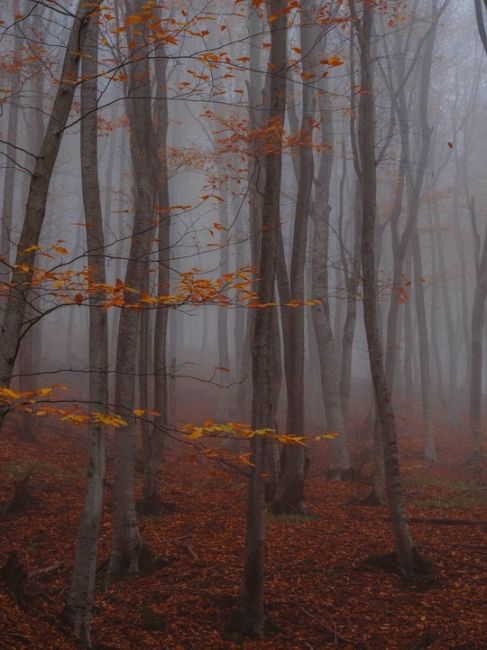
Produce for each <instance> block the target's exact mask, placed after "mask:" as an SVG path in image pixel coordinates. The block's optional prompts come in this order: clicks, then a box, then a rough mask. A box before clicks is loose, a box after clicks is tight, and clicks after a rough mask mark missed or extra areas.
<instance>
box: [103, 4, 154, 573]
mask: <svg viewBox="0 0 487 650" xmlns="http://www.w3.org/2000/svg"><path fill="white" fill-rule="evenodd" d="M126 9H127V13H129V14H132V13H134V12H135V8H134V7H133V6H132V3H131V2H130V1H129V0H127V2H126ZM127 37H128V39H129V41H130V42H131V43H132V44H133V47H139V48H142V50H143V48H144V40H143V35H142V33H141V32H139V30H134V29H129V30H127ZM150 80H151V71H150V67H149V60H148V58H147V56H141V57H140V58H137V60H136V61H135V62H133V63H132V64H131V67H130V69H129V86H128V90H129V97H128V99H127V102H126V106H127V113H128V117H129V124H130V152H131V156H132V160H133V169H134V185H135V187H134V194H135V196H134V205H135V210H134V222H133V232H132V239H131V244H130V252H129V260H128V264H127V271H126V275H125V285H126V286H127V288H129V289H131V288H135V289H138V290H140V289H141V288H143V287H144V285H145V282H144V276H145V274H146V272H147V256H148V254H149V250H150V239H151V237H152V236H153V235H152V233H153V229H154V217H155V203H156V196H155V189H154V187H155V180H154V169H156V161H155V155H154V147H155V142H154V129H153V121H152V102H151V96H152V92H151V83H150ZM124 298H125V303H126V304H125V307H123V308H122V310H121V312H120V321H119V327H118V339H117V356H116V373H117V374H116V387H115V404H116V405H117V406H118V408H123V409H124V413H123V414H124V417H125V419H126V421H127V423H128V424H127V426H125V427H122V428H120V429H119V430H118V431H117V437H116V458H115V473H114V484H113V539H112V553H111V557H110V566H109V572H108V574H109V577H113V576H116V575H120V574H124V573H127V572H128V573H137V572H138V571H139V569H140V565H141V561H142V560H143V551H144V547H143V544H142V539H141V536H140V532H139V528H138V524H137V515H136V510H135V496H134V452H135V419H134V417H133V416H132V411H133V409H134V408H135V375H136V351H137V329H138V328H137V325H138V320H139V313H138V311H137V310H136V309H132V308H131V305H132V304H133V303H134V302H136V301H137V300H138V297H137V296H136V295H134V294H133V293H132V292H131V291H126V292H125V296H124Z"/></svg>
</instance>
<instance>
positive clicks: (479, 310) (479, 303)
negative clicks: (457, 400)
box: [468, 232, 487, 462]
mask: <svg viewBox="0 0 487 650" xmlns="http://www.w3.org/2000/svg"><path fill="white" fill-rule="evenodd" d="M486 297H487V232H486V234H485V236H484V244H483V249H482V255H481V257H480V264H479V268H478V277H477V286H476V288H475V296H474V300H473V308H472V334H471V341H472V344H471V354H470V449H469V454H468V460H469V461H472V462H474V461H478V460H480V458H481V457H482V358H483V349H482V347H483V345H482V344H483V335H484V328H485V299H486Z"/></svg>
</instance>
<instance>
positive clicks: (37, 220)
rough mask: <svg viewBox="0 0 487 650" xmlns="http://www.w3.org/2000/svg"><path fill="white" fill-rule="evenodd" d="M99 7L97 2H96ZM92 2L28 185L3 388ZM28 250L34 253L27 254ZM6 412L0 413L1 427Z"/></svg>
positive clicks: (1, 362) (3, 350) (76, 29)
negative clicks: (83, 30) (81, 41)
mask: <svg viewBox="0 0 487 650" xmlns="http://www.w3.org/2000/svg"><path fill="white" fill-rule="evenodd" d="M96 5H98V3H96ZM94 9H95V7H94V6H93V4H92V3H89V4H86V3H83V2H81V3H79V5H78V9H77V11H76V18H75V19H74V21H73V26H72V28H71V32H70V35H69V39H68V42H67V45H66V54H65V58H64V62H63V68H62V72H61V77H60V83H59V86H58V91H57V93H56V97H55V100H54V104H53V108H52V113H51V115H50V118H49V123H48V125H47V128H46V133H45V134H44V138H43V141H42V145H41V148H40V152H39V157H38V158H37V160H36V164H35V166H34V169H33V173H32V178H31V182H30V186H29V194H28V199H27V206H26V210H25V219H24V224H23V227H22V231H21V235H20V240H19V244H18V248H17V254H16V258H15V263H14V264H15V269H14V271H13V273H12V278H11V285H10V287H9V291H8V296H7V305H6V310H5V317H4V322H3V327H2V336H1V337H0V385H1V386H7V385H8V384H9V383H10V379H11V376H12V370H13V367H14V363H15V359H16V357H17V354H18V349H19V341H20V339H21V336H22V328H23V324H24V317H25V313H26V309H27V301H26V300H25V295H26V294H27V293H28V289H29V287H30V285H31V282H32V276H33V265H34V262H35V256H36V251H35V248H34V250H32V247H36V246H38V244H39V238H40V234H41V229H42V225H43V223H44V217H45V212H46V203H47V197H48V192H49V185H50V182H51V177H52V173H53V170H54V165H55V163H56V159H57V156H58V153H59V148H60V146H61V140H62V137H63V133H64V131H63V129H64V126H65V125H66V122H67V119H68V116H69V112H70V110H71V106H72V102H73V97H74V93H75V90H76V87H77V85H76V84H75V83H73V82H74V80H76V79H77V77H78V65H79V60H80V52H79V41H80V35H81V31H82V28H83V25H84V22H85V19H86V17H87V16H88V15H89V14H90V13H92V12H93V11H94ZM26 249H28V250H30V251H31V252H28V253H26V252H25V250H26ZM4 417H5V413H0V425H1V423H2V422H3V419H4Z"/></svg>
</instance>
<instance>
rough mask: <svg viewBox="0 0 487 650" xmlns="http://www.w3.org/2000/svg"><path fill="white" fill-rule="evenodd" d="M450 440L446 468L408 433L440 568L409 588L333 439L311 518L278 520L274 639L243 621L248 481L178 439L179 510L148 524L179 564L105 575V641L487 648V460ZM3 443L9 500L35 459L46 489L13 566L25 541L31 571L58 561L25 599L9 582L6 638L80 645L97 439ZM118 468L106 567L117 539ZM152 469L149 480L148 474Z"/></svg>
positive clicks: (2, 492) (422, 514)
mask: <svg viewBox="0 0 487 650" xmlns="http://www.w3.org/2000/svg"><path fill="white" fill-rule="evenodd" d="M438 438H439V439H438V447H439V459H440V460H439V463H438V464H436V465H430V464H427V463H425V462H424V461H423V460H422V459H421V440H420V439H419V437H417V438H416V437H413V438H408V437H405V436H404V435H402V436H401V459H402V463H403V468H404V480H405V488H406V496H407V501H408V510H409V513H410V515H411V516H412V517H413V518H414V519H413V523H412V532H413V535H414V538H415V540H416V543H417V545H418V546H419V548H420V549H421V551H422V552H423V554H424V557H425V558H426V559H427V560H428V561H429V562H431V565H432V567H433V571H434V575H433V578H432V579H428V580H423V581H418V582H416V583H414V584H405V583H404V581H403V580H401V578H400V577H399V576H398V575H397V574H396V573H394V572H390V571H388V570H386V568H384V566H379V564H380V563H379V564H378V563H374V562H373V561H371V560H370V557H371V556H380V555H383V554H386V553H388V552H390V551H391V549H392V540H391V534H390V525H389V522H388V519H387V512H386V510H385V509H384V508H377V507H371V506H364V505H360V504H359V503H357V501H358V500H359V499H360V498H362V497H365V496H366V495H367V492H368V488H367V486H366V485H365V484H363V483H360V482H349V483H339V482H330V481H328V480H326V479H325V475H324V471H323V464H322V462H321V461H322V460H323V459H322V456H323V453H324V452H321V451H320V450H318V451H317V452H316V453H315V457H314V460H313V462H312V465H311V469H310V473H309V481H308V485H307V498H308V506H309V513H310V514H309V516H308V517H306V518H293V517H287V518H286V517H284V518H281V519H278V518H274V517H271V516H269V517H268V555H267V568H266V572H267V583H266V606H267V615H268V618H269V621H270V623H271V624H272V628H273V632H272V634H271V635H269V637H268V638H267V639H266V640H264V641H245V642H242V640H241V639H239V638H238V635H237V633H236V632H235V630H234V629H233V627H232V616H233V612H234V611H235V608H236V607H237V604H238V594H239V585H240V579H241V571H242V559H243V532H244V519H243V513H244V500H245V489H246V488H245V479H244V477H242V476H240V475H238V474H233V473H229V474H228V475H224V474H222V473H221V469H220V468H218V467H217V468H215V467H214V466H213V465H212V463H211V461H210V460H207V459H202V460H199V459H197V460H196V461H195V460H194V459H191V457H190V454H189V453H188V452H187V450H186V449H185V448H184V446H183V448H182V447H181V446H173V448H171V449H170V450H169V451H168V453H167V458H166V462H165V464H164V467H163V473H164V488H163V490H164V497H163V498H164V500H165V501H168V502H172V503H174V505H175V512H174V513H172V514H163V515H161V516H155V517H141V519H140V526H141V532H142V535H143V538H144V540H145V542H146V543H147V544H148V545H149V547H150V548H151V549H152V550H153V551H155V552H156V553H157V555H158V556H161V557H163V558H165V559H167V566H162V564H161V566H160V568H157V569H154V570H153V571H151V572H149V573H146V574H142V575H139V576H136V577H133V578H131V579H129V580H123V581H120V582H117V583H115V584H113V585H111V586H110V587H109V588H108V589H107V590H106V591H105V590H104V589H103V581H102V580H100V585H99V589H98V591H97V598H96V607H95V612H94V617H93V641H94V644H95V647H96V648H99V649H100V650H101V649H102V648H104V649H105V650H108V649H111V648H113V649H115V648H117V649H118V648H120V649H139V648H141V649H142V648H163V649H166V648H167V649H176V648H180V649H182V650H183V649H184V650H186V649H188V650H189V649H194V650H204V649H215V650H216V649H219V648H228V649H231V648H239V647H245V648H255V649H260V648H262V649H264V648H279V649H281V648H296V649H301V648H303V649H306V648H312V649H320V648H366V649H367V648H371V649H381V648H400V649H405V650H406V649H408V650H419V649H420V648H432V649H438V650H440V649H441V650H445V649H448V648H456V649H457V650H460V649H462V650H474V649H480V648H487V524H486V521H487V468H486V466H481V467H476V468H472V467H468V466H466V465H465V464H464V463H463V459H464V457H465V455H464V451H465V449H464V444H465V441H464V440H463V439H462V436H461V435H460V434H458V433H456V434H455V433H454V432H453V431H452V432H444V433H440V434H439V436H438ZM0 445H1V446H0V501H2V500H3V501H5V500H7V499H8V498H9V497H10V496H11V494H12V488H13V484H14V482H15V481H16V480H18V479H19V478H22V477H23V476H24V475H25V474H26V473H27V471H28V470H29V468H33V472H32V476H31V479H30V483H31V490H32V493H33V495H34V497H35V498H36V501H35V503H34V504H33V505H32V506H31V507H30V508H29V509H28V510H27V511H26V512H25V513H24V514H22V515H19V516H17V517H15V518H6V519H5V518H4V520H3V521H0V535H1V545H0V566H3V565H4V564H5V562H6V559H7V556H8V554H9V552H11V551H13V550H16V551H17V552H18V555H19V557H20V559H21V561H22V563H23V564H24V565H25V567H26V568H27V571H28V572H30V573H32V572H35V571H38V570H43V569H46V568H48V569H50V570H49V571H48V572H47V573H46V574H45V575H38V576H37V577H36V576H32V577H31V578H29V579H28V580H27V582H26V592H27V595H28V598H29V600H28V602H27V603H26V605H25V607H24V608H22V607H20V606H19V605H18V604H16V603H15V601H14V599H13V598H12V596H11V595H9V593H8V592H7V590H6V589H5V586H4V585H2V584H0V648H1V649H2V650H6V649H10V648H24V647H29V648H35V649H44V648H45V649H58V648H59V649H64V648H74V647H75V646H74V644H73V643H72V641H71V640H70V635H69V632H68V631H67V630H65V629H63V627H62V625H61V623H60V621H59V618H58V615H59V612H60V611H61V609H62V606H63V601H64V598H65V595H66V591H65V589H66V585H67V584H68V583H69V577H70V573H71V567H72V561H73V548H74V539H75V535H76V529H77V523H78V518H79V513H80V509H81V503H82V494H83V477H84V451H83V441H82V440H81V437H80V435H79V433H78V430H75V431H74V432H71V433H70V434H68V435H66V434H61V433H49V432H41V433H38V434H37V436H36V440H35V442H33V443H27V442H23V441H21V440H19V439H18V438H16V437H14V436H12V435H5V436H4V437H3V438H2V441H1V443H0ZM109 470H110V471H109V475H108V481H107V491H106V506H105V515H104V519H103V526H102V533H101V543H100V552H99V563H100V564H102V563H103V562H104V561H105V560H106V559H107V558H108V554H109V549H110V534H111V532H110V491H109V489H108V485H109V483H110V480H111V479H110V476H111V468H110V467H109ZM215 470H216V471H215ZM365 470H367V468H365ZM137 480H138V488H140V482H141V474H140V473H139V474H138V479H137ZM416 519H423V520H431V519H453V520H458V519H459V520H463V521H466V522H468V523H467V524H466V525H461V524H458V523H457V524H455V525H454V524H451V525H447V524H445V523H439V522H432V521H415V520H416ZM60 562H62V565H61V566H58V563H60ZM56 567H57V568H56Z"/></svg>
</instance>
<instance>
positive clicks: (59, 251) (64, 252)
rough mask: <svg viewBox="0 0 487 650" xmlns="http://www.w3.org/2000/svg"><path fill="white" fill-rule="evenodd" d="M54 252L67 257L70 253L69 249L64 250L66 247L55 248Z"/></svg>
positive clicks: (53, 248)
mask: <svg viewBox="0 0 487 650" xmlns="http://www.w3.org/2000/svg"><path fill="white" fill-rule="evenodd" d="M52 250H53V251H56V253H59V255H67V254H68V253H69V251H68V249H67V248H64V246H53V247H52Z"/></svg>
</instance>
